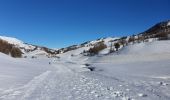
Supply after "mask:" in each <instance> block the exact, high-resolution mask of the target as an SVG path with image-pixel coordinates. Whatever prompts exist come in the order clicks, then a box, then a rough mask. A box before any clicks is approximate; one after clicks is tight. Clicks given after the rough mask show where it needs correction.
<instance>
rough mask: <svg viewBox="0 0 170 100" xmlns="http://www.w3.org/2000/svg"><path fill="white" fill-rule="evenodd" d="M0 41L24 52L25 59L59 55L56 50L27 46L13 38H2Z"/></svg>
mask: <svg viewBox="0 0 170 100" xmlns="http://www.w3.org/2000/svg"><path fill="white" fill-rule="evenodd" d="M0 40H3V41H6V42H7V43H9V44H11V46H13V47H16V48H19V49H20V51H21V52H22V56H23V57H27V56H30V57H32V56H35V57H36V56H52V55H54V54H56V53H57V51H56V50H53V49H49V48H47V47H42V46H36V45H31V44H27V43H24V42H23V41H21V40H18V39H16V38H13V37H6V36H0ZM4 49H7V48H4Z"/></svg>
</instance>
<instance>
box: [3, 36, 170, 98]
mask: <svg viewBox="0 0 170 100" xmlns="http://www.w3.org/2000/svg"><path fill="white" fill-rule="evenodd" d="M106 40H107V41H106ZM106 40H105V41H106V42H105V43H106V44H107V43H108V41H110V39H106ZM93 43H95V42H94V41H93ZM169 44H170V41H155V42H148V43H139V44H134V45H129V46H127V47H124V48H122V49H121V50H120V52H116V53H113V54H110V55H98V56H93V57H88V56H83V55H81V52H83V50H88V49H89V48H90V47H82V48H79V49H76V50H72V51H69V52H66V53H63V54H59V55H57V56H59V57H60V58H55V59H54V58H44V57H39V58H37V59H31V58H22V59H14V58H11V57H9V56H7V55H4V54H2V53H0V99H1V100H56V99H57V100H169V99H170V85H169V84H170V80H169V77H170V67H169V65H170V46H169ZM107 51H108V48H106V49H105V50H103V51H101V54H105V53H106V52H107ZM37 53H40V54H41V53H43V52H40V51H35V53H32V54H30V55H34V54H37ZM49 62H50V63H49ZM88 67H93V68H94V71H90V70H89V69H88Z"/></svg>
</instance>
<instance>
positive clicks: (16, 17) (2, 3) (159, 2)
mask: <svg viewBox="0 0 170 100" xmlns="http://www.w3.org/2000/svg"><path fill="white" fill-rule="evenodd" d="M169 5H170V0H0V35H5V36H11V37H16V38H18V39H20V40H23V41H24V42H27V43H31V44H37V45H43V46H47V47H50V48H61V47H66V46H69V45H73V44H79V43H82V42H85V41H88V40H94V39H97V38H101V37H108V36H112V37H114V36H126V35H131V34H135V33H138V32H142V31H145V30H146V29H147V28H149V27H151V26H152V25H154V24H156V23H157V22H160V21H164V20H168V19H170V6H169Z"/></svg>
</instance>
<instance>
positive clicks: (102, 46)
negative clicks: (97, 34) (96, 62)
mask: <svg viewBox="0 0 170 100" xmlns="http://www.w3.org/2000/svg"><path fill="white" fill-rule="evenodd" d="M105 48H107V46H106V45H105V44H104V43H103V42H99V43H97V44H96V45H95V46H94V47H93V48H90V49H89V51H88V52H89V53H90V54H91V55H95V54H98V53H99V51H101V50H103V49H105Z"/></svg>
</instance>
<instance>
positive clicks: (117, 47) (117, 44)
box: [114, 43, 120, 51]
mask: <svg viewBox="0 0 170 100" xmlns="http://www.w3.org/2000/svg"><path fill="white" fill-rule="evenodd" d="M114 46H115V48H116V51H118V49H119V48H120V44H119V43H115V44H114Z"/></svg>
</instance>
